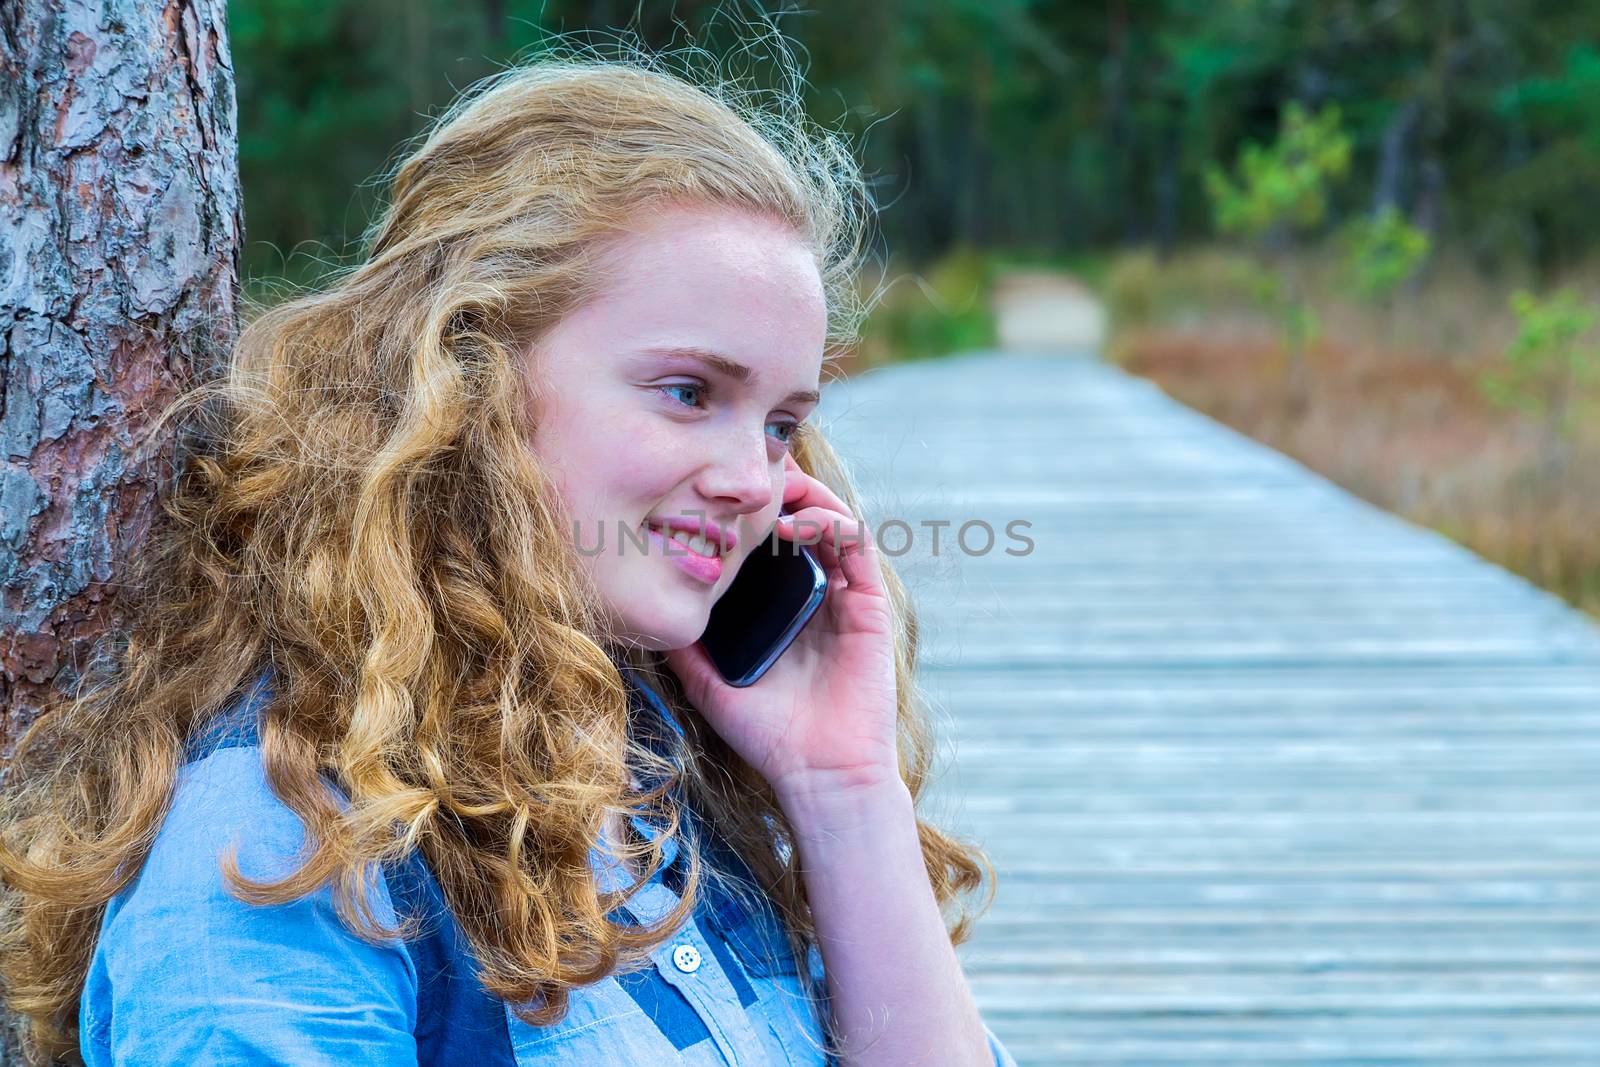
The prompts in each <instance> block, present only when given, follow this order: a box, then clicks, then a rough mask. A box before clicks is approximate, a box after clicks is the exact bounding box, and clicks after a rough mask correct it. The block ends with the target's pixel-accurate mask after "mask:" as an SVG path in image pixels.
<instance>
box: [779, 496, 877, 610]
mask: <svg viewBox="0 0 1600 1067" xmlns="http://www.w3.org/2000/svg"><path fill="white" fill-rule="evenodd" d="M779 530H780V534H781V535H783V536H785V537H786V538H787V539H789V540H801V541H803V542H804V543H807V544H811V545H812V547H813V548H814V549H816V551H817V555H818V557H819V558H820V559H821V561H822V562H823V564H824V566H826V567H827V568H828V569H829V571H830V576H831V574H832V572H834V571H837V572H838V573H840V574H841V575H842V576H843V577H844V580H845V582H846V583H847V584H848V585H849V586H850V588H852V589H863V590H873V591H877V592H883V574H882V572H881V571H880V570H879V569H878V568H879V563H878V550H877V545H876V544H874V543H873V539H872V531H871V530H870V529H869V528H868V526H867V524H866V523H864V522H862V521H861V520H859V519H856V518H853V517H851V516H849V515H847V514H843V513H840V512H837V511H833V510H831V509H827V508H806V509H804V510H802V511H798V512H795V513H794V514H793V515H792V516H789V517H787V518H786V519H784V520H780V523H779Z"/></svg>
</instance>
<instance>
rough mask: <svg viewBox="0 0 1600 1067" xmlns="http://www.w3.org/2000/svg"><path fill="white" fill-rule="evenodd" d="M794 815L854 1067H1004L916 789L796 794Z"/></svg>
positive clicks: (791, 801)
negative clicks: (934, 872)
mask: <svg viewBox="0 0 1600 1067" xmlns="http://www.w3.org/2000/svg"><path fill="white" fill-rule="evenodd" d="M784 810H785V813H786V814H787V815H788V816H789V821H790V823H791V825H793V826H794V828H795V834H796V838H797V840H796V849H797V851H798V853H799V857H800V863H801V868H802V870H803V872H804V877H805V884H806V893H807V896H808V897H809V899H810V902H811V911H812V915H813V918H814V919H815V922H816V927H817V936H818V941H819V946H820V948H821V951H822V958H823V963H824V966H825V968H826V970H827V975H828V991H829V996H830V999H831V1000H832V1004H833V1017H834V1021H835V1025H836V1026H837V1028H838V1031H839V1034H840V1036H841V1038H842V1040H843V1044H844V1049H843V1057H844V1062H845V1063H847V1064H850V1065H852V1067H868V1065H872V1064H895V1065H902V1064H940V1065H945V1064H952V1065H953V1064H961V1063H971V1064H989V1063H992V1062H993V1055H992V1054H991V1052H990V1050H989V1047H988V1043H987V1038H986V1035H985V1033H984V1030H983V1023H982V1020H981V1018H980V1016H979V1013H978V1009H977V1005H976V1004H975V1003H974V1001H973V999H972V993H971V991H970V990H969V989H968V987H967V981H966V976H965V975H964V974H962V971H961V964H960V961H959V960H958V959H957V957H956V953H955V949H954V948H953V947H952V946H951V944H950V938H949V935H948V934H947V933H946V931H945V926H944V919H943V917H942V916H941V915H940V912H939V906H938V902H937V900H936V899H935V898H934V894H933V887H932V885H930V884H929V881H928V874H927V868H926V866H925V865H924V863H923V859H922V847H921V844H920V842H919V840H918V837H917V827H916V818H915V815H914V813H913V808H912V802H911V794H910V793H909V791H908V790H907V789H906V787H905V784H904V783H903V782H900V781H899V780H898V779H896V780H893V781H889V782H885V783H884V784H882V785H873V786H870V787H856V788H852V789H848V790H837V791H833V790H806V791H802V792H799V793H792V794H791V795H789V796H787V797H785V798H784Z"/></svg>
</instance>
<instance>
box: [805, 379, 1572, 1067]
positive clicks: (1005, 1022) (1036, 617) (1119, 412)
mask: <svg viewBox="0 0 1600 1067" xmlns="http://www.w3.org/2000/svg"><path fill="white" fill-rule="evenodd" d="M822 415H823V418H824V422H825V424H826V425H827V427H828V428H829V430H830V432H831V434H832V436H833V439H834V440H835V442H836V443H837V444H838V445H839V447H840V449H841V451H842V452H843V453H844V454H845V455H846V457H847V458H848V459H850V461H851V463H852V466H853V468H854V470H855V473H856V475H857V477H858V478H859V479H860V481H861V483H862V485H863V488H864V490H865V491H866V495H867V498H868V501H869V504H868V507H869V514H870V517H871V518H872V519H873V521H874V522H875V523H881V522H883V521H884V520H885V519H888V518H891V517H893V518H899V519H902V520H904V521H906V522H907V523H909V524H910V526H911V527H912V529H913V532H914V534H915V536H914V538H913V539H912V541H911V546H910V548H909V550H907V551H906V552H905V553H904V554H903V555H901V556H899V557H898V560H897V562H898V564H899V566H900V568H901V573H902V574H903V575H904V576H905V577H906V578H907V580H908V582H909V583H910V584H911V586H912V588H913V589H914V591H915V593H916V595H917V597H918V602H919V604H920V606H921V609H922V616H923V619H924V621H925V623H926V624H927V627H928V635H927V641H926V642H925V646H924V647H925V650H926V651H925V654H926V657H927V659H926V661H925V664H924V675H923V677H924V679H925V682H926V684H927V686H928V688H929V691H930V693H931V695H932V696H933V697H934V698H935V701H936V703H938V704H939V705H940V707H941V708H942V710H944V711H945V712H947V714H948V718H947V719H946V720H945V721H944V723H943V726H944V736H945V737H946V738H947V739H948V741H949V745H948V748H947V764H948V765H949V766H950V767H951V770H950V771H949V773H947V774H946V776H945V777H944V778H943V779H942V781H941V785H940V788H939V793H938V798H937V799H938V800H939V801H940V803H939V804H937V805H935V807H934V808H933V809H932V810H933V811H934V812H935V813H936V814H937V813H939V812H941V811H942V812H945V813H947V817H948V818H949V820H950V821H951V822H953V823H954V824H955V825H956V826H957V827H958V828H960V829H961V830H963V831H964V832H966V833H968V834H970V835H972V836H973V837H975V838H977V839H979V840H981V841H982V842H983V843H984V845H985V846H986V847H987V848H988V850H989V853H990V856H991V857H992V858H993V860H994V861H995V864H996V866H997V868H998V870H999V874H1000V888H999V893H998V895H997V897H996V901H995V905H994V907H993V909H992V910H991V911H990V912H989V914H988V915H987V916H986V917H985V918H984V920H983V921H982V923H981V924H980V926H979V928H978V934H977V936H976V937H975V938H974V939H973V941H972V942H970V943H969V945H968V946H966V947H965V948H964V949H963V958H964V960H965V961H966V965H967V968H968V973H969V975H970V976H971V979H972V982H973V986H974V989H975V991H976V993H977V995H978V998H979V1001H980V1004H981V1006H982V1008H983V1011H984V1015H985V1018H986V1019H987V1020H988V1021H989V1022H990V1024H991V1025H992V1026H993V1027H994V1029H995V1031H996V1032H997V1033H998V1034H1000V1036H1001V1037H1002V1038H1003V1039H1004V1040H1005V1041H1006V1042H1007V1044H1008V1045H1009V1047H1010V1048H1011V1049H1012V1050H1013V1051H1014V1052H1015V1053H1016V1055H1017V1058H1018V1060H1019V1062H1020V1063H1022V1064H1134V1065H1142V1064H1150V1065H1179V1064H1181V1065H1185V1067H1191V1065H1213V1064H1228V1065H1237V1067H1245V1065H1248V1067H1266V1065H1280V1064H1281V1065H1290V1064H1292V1065H1297V1067H1304V1065H1312V1064H1319V1065H1320V1064H1326V1065H1339V1067H1353V1065H1358V1064H1359V1065H1368V1067H1375V1065H1380V1064H1381V1065H1402V1064H1403V1065H1429V1067H1435V1065H1440V1067H1442V1065H1445V1064H1450V1065H1453V1067H1462V1065H1474V1067H1476V1065H1489V1064H1493V1065H1496V1067H1501V1065H1506V1064H1516V1065H1519V1067H1525V1065H1556V1064H1561V1065H1579V1064H1582V1065H1585V1067H1595V1065H1597V1064H1600V628H1597V627H1596V626H1594V625H1593V624H1592V623H1591V622H1590V621H1589V620H1588V619H1587V618H1586V617H1584V616H1582V615H1580V614H1578V613H1576V612H1574V611H1571V610H1569V609H1568V608H1566V607H1565V606H1564V605H1563V604H1562V603H1561V602H1560V601H1558V600H1557V599H1556V598H1554V597H1552V596H1549V595H1547V594H1545V593H1543V592H1541V591H1539V590H1537V589H1535V588H1533V587H1532V586H1530V585H1528V584H1527V583H1525V582H1523V581H1522V580H1520V579H1518V578H1515V577H1513V576H1511V575H1509V574H1507V573H1506V572H1504V571H1502V570H1500V569H1498V568H1496V567H1494V566H1492V565H1490V564H1488V563H1485V562H1483V561H1482V560H1480V559H1478V558H1477V557H1475V556H1473V555H1472V554H1470V553H1469V552H1467V551H1465V550H1463V549H1461V548H1459V547H1457V546H1456V545H1454V544H1453V543H1451V542H1449V541H1448V540H1446V539H1444V538H1442V537H1440V536H1438V535H1435V534H1433V533H1431V532H1429V531H1426V530H1422V529H1419V528H1417V527H1415V526H1412V525H1410V524H1408V523H1405V522H1403V521H1401V520H1399V519H1397V518H1394V517H1392V516H1390V515H1388V514H1386V513H1384V512H1381V511H1379V510H1377V509H1374V508H1372V507H1370V506H1369V505H1367V504H1365V503H1363V502H1361V501H1359V500H1357V499H1356V498H1354V497H1352V496H1350V495H1348V494H1347V493H1345V492H1344V491H1342V490H1340V489H1338V488H1337V487H1335V486H1332V485H1331V484H1329V483H1327V482H1325V481H1323V480H1322V479H1320V478H1319V477H1317V476H1316V475H1314V474H1312V473H1310V472H1308V471H1307V470H1305V469H1304V468H1303V467H1301V466H1299V465H1298V464H1296V463H1294V462H1293V461H1291V460H1289V459H1287V458H1284V457H1282V456H1280V455H1278V454H1277V453H1275V452H1272V451H1270V450H1268V449H1266V448H1264V447H1262V446H1260V445H1257V444H1255V443H1253V442H1251V441H1249V440H1248V439H1246V438H1244V437H1242V436H1240V435H1238V434H1235V433H1234V432H1232V431H1231V430H1228V429H1227V428H1225V427H1222V426H1220V425H1218V424H1217V423H1215V422H1213V421H1211V420H1209V419H1207V418H1205V417H1204V416H1201V415H1199V414H1196V413H1194V412H1192V411H1190V410H1188V409H1186V408H1184V407H1182V406H1181V405H1179V404H1177V403H1175V402H1173V401H1171V400H1169V399H1168V398H1167V397H1165V396H1164V395H1163V394H1162V393H1161V392H1160V391H1159V390H1157V389H1156V388H1155V387H1154V386H1152V385H1150V384H1148V383H1145V382H1143V381H1140V380H1137V379H1133V378H1130V377H1128V376H1126V375H1124V374H1122V373H1121V372H1120V371H1118V370H1116V369H1115V368H1112V367H1110V366H1107V365H1105V364H1103V363H1100V362H1098V361H1095V360H1094V359H1092V358H1087V357H1072V356H1064V357H1056V358H1051V357H1041V356H1027V355H996V354H992V353H979V354H973V355H968V356H962V357H958V358H953V359H949V360H944V361H939V362H933V363H921V364H911V365H905V366H897V367H890V368H884V369H880V370H876V371H872V372H868V373H867V374H865V375H863V376H861V377H859V378H856V379H851V380H849V381H841V382H836V383H832V384H830V385H829V386H828V387H827V389H826V392H825V397H824V400H823V405H822ZM973 519H979V520H983V521H986V522H987V523H989V524H990V526H992V527H993V528H994V530H995V531H996V534H997V538H998V539H997V542H996V546H995V547H994V548H993V549H992V550H991V551H990V552H988V553H987V554H977V550H978V549H981V548H982V546H983V540H984V539H983V537H982V536H981V528H980V527H976V526H974V527H972V528H971V529H970V530H969V533H968V545H969V546H970V548H971V549H972V554H968V553H966V552H963V551H962V550H960V549H959V548H955V547H954V545H953V540H954V534H955V532H956V530H957V528H958V527H960V526H961V524H962V523H964V522H967V521H969V520H973ZM1013 519H1022V520H1025V521H1027V522H1029V523H1031V527H1030V528H1029V529H1027V530H1026V531H1025V532H1026V534H1027V536H1029V537H1031V538H1032V539H1033V542H1034V547H1033V550H1032V551H1031V552H1030V553H1028V554H1026V555H1022V556H1012V555H1007V554H1006V553H1005V552H1004V549H1005V548H1006V547H1008V546H1010V547H1017V548H1020V547H1021V546H1020V545H1019V544H1018V543H1017V542H1015V541H1012V540H1010V539H1008V538H1007V537H1006V534H1005V527H1006V523H1007V522H1009V521H1011V520H1013ZM923 520H929V521H937V520H948V521H949V522H950V525H949V526H948V527H945V528H943V530H942V531H941V541H940V552H939V554H938V555H937V556H935V555H934V554H933V553H932V551H931V547H932V546H931V541H930V537H931V532H932V531H931V530H930V529H929V528H927V527H922V526H920V525H919V524H920V523H922V522H923ZM883 542H884V544H885V547H886V548H887V549H891V550H892V549H897V548H899V547H900V546H903V545H904V544H905V543H906V538H905V534H904V532H903V531H900V530H898V529H886V530H885V531H884V534H883Z"/></svg>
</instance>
